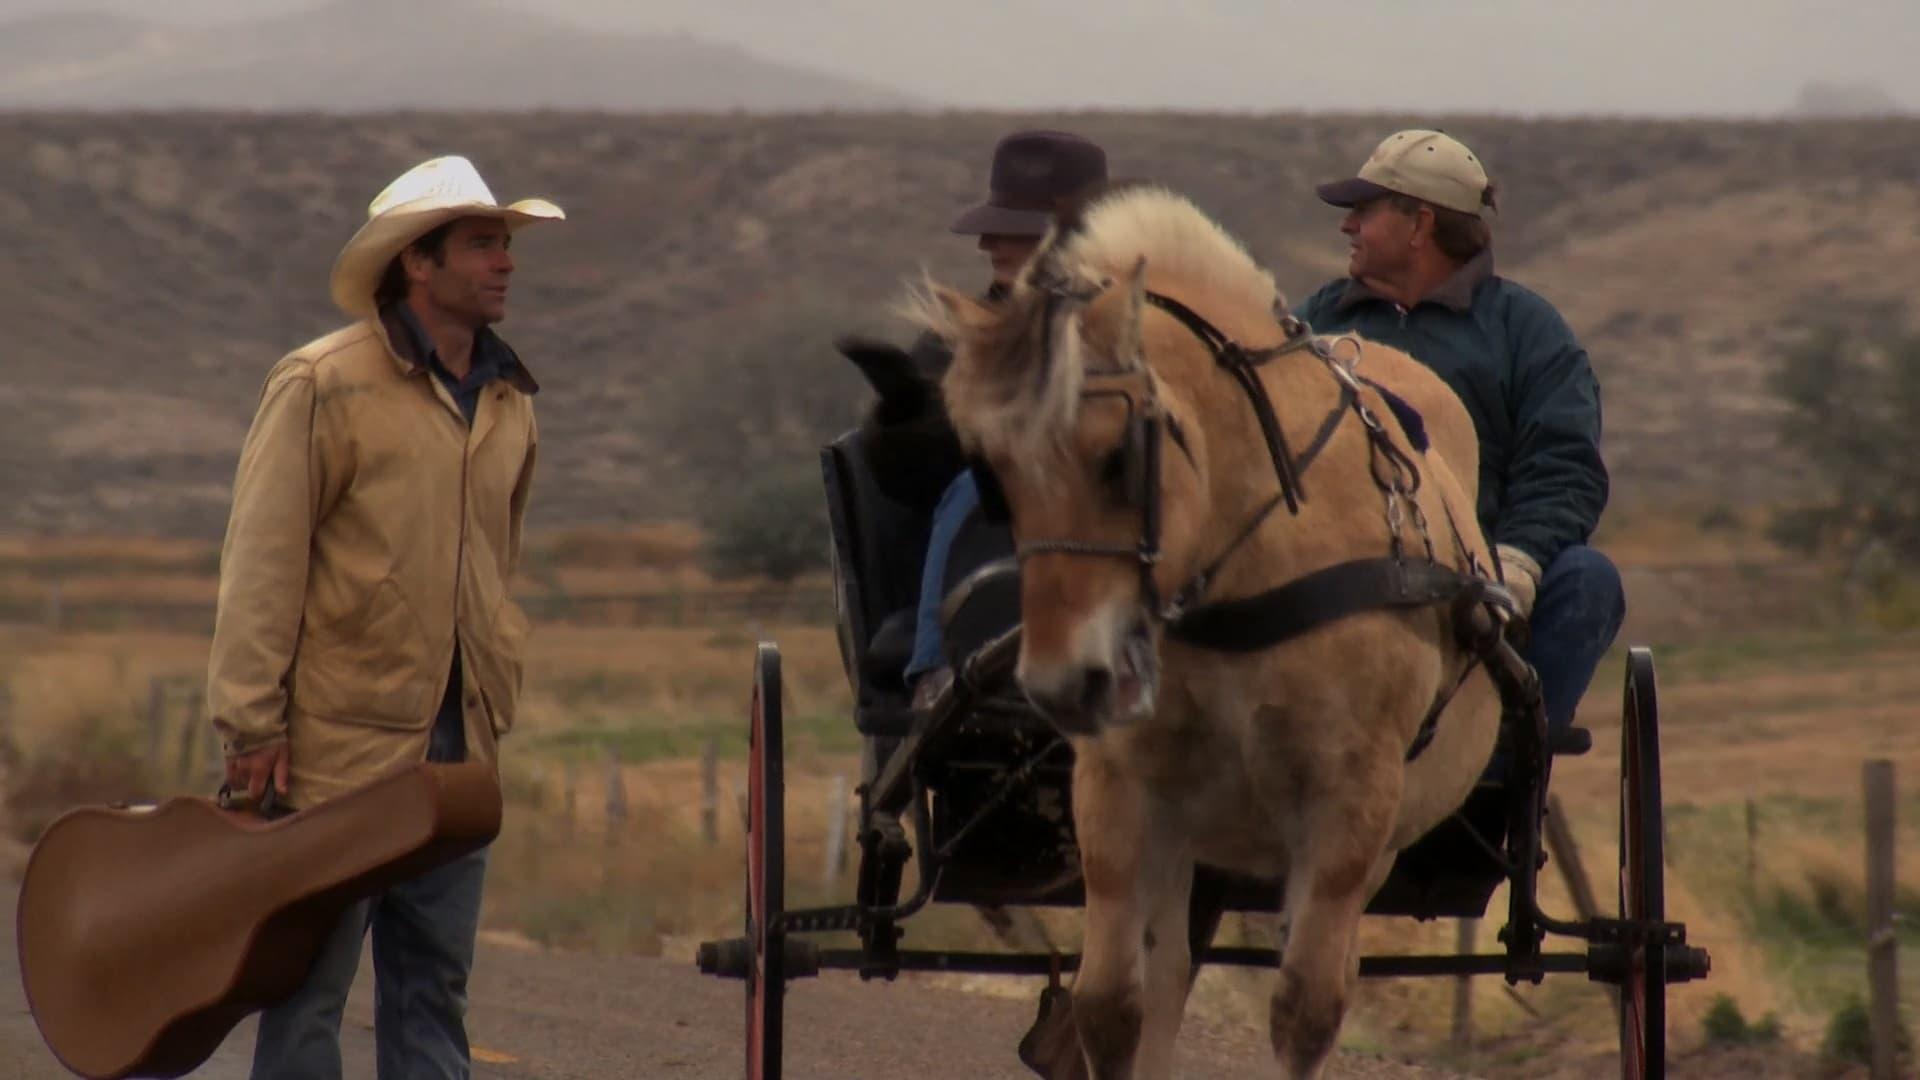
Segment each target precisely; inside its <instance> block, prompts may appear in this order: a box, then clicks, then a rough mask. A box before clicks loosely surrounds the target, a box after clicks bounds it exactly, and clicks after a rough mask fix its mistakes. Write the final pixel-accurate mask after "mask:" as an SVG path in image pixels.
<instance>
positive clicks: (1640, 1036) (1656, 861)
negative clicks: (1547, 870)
mask: <svg viewBox="0 0 1920 1080" xmlns="http://www.w3.org/2000/svg"><path fill="white" fill-rule="evenodd" d="M1620 733H1621V734H1620V917H1621V918H1622V919H1626V920H1632V921H1636V922H1661V921H1663V920H1665V919H1666V917H1667V913H1666V912H1667V902H1666V880H1665V870H1664V867H1665V865H1666V864H1665V862H1664V861H1663V860H1664V858H1665V852H1664V851H1663V850H1662V846H1661V841H1662V826H1661V803H1660V711H1659V704H1658V700H1657V697H1656V693H1655V686H1654V678H1653V652H1652V650H1650V649H1646V648H1635V649H1631V650H1629V651H1628V653H1627V686H1626V702H1625V708H1624V712H1623V714H1622V716H1621V724H1620ZM1620 1058H1621V1066H1622V1073H1621V1075H1623V1076H1624V1077H1626V1078H1627V1080H1661V1078H1663V1077H1665V1076H1666V1071H1667V951H1666V946H1665V944H1664V943H1663V942H1658V941H1656V942H1654V943H1652V944H1651V946H1649V945H1647V944H1646V943H1641V944H1639V945H1637V946H1635V947H1633V948H1631V949H1630V950H1629V951H1628V954H1627V964H1626V971H1625V973H1624V978H1623V979H1622V981H1621V986H1620Z"/></svg>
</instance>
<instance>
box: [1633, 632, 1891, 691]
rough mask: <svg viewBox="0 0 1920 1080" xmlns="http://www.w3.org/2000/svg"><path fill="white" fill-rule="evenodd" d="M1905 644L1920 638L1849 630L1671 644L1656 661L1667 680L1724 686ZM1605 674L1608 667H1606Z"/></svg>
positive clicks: (1660, 651)
mask: <svg viewBox="0 0 1920 1080" xmlns="http://www.w3.org/2000/svg"><path fill="white" fill-rule="evenodd" d="M1902 643H1907V644H1914V645H1920V635H1916V634H1911V633H1903V634H1889V633H1886V632H1884V631H1875V630H1871V629H1864V628H1859V627H1843V628H1838V629H1831V630H1818V631H1807V632H1802V633H1777V634H1766V635H1756V636H1752V637H1739V636H1727V637H1722V638H1715V639H1711V640H1706V641H1692V642H1685V643H1672V644H1665V645H1660V646H1657V647H1656V648H1655V649H1654V660H1655V661H1656V663H1657V664H1658V665H1659V670H1660V675H1661V676H1662V677H1663V678H1669V679H1673V680H1675V681H1677V682H1719V681H1723V680H1725V679H1729V678H1733V677H1737V676H1740V675H1744V674H1747V673H1749V672H1752V671H1753V670H1755V669H1756V668H1765V669H1766V670H1768V671H1804V670H1807V669H1809V668H1813V667H1817V666H1821V665H1825V664H1828V663H1830V662H1832V661H1835V660H1846V659H1851V658H1856V657H1860V656H1864V655H1868V654H1870V653H1874V652H1880V651H1884V650H1887V649H1889V648H1891V647H1894V646H1898V645H1900V644H1902ZM1615 653H1617V654H1618V655H1612V654H1610V655H1609V657H1608V661H1607V663H1608V665H1610V666H1612V667H1613V669H1614V670H1618V669H1619V665H1620V664H1622V663H1624V662H1625V655H1626V654H1625V653H1624V652H1621V651H1620V650H1615ZM1601 670H1602V671H1605V670H1608V668H1607V667H1602V668H1601Z"/></svg>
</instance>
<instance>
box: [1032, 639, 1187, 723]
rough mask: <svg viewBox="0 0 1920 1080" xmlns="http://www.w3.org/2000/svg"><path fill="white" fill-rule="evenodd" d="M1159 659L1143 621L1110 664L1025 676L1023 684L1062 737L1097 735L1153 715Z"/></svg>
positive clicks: (1037, 706) (1058, 669) (1071, 667)
mask: <svg viewBox="0 0 1920 1080" xmlns="http://www.w3.org/2000/svg"><path fill="white" fill-rule="evenodd" d="M1159 666H1160V665H1159V657H1158V656H1157V655H1156V654H1155V652H1154V648H1153V638H1152V634H1151V631H1150V630H1149V629H1148V627H1147V624H1146V623H1145V622H1144V621H1142V622H1138V623H1136V624H1135V625H1134V626H1133V627H1132V628H1130V629H1129V630H1128V632H1127V634H1126V635H1125V636H1124V637H1123V638H1122V640H1121V642H1120V647H1119V649H1118V650H1117V655H1115V656H1114V657H1113V658H1112V662H1111V663H1107V662H1095V663H1086V664H1078V665H1068V666H1064V667H1061V668H1057V669H1054V670H1053V671H1050V672H1048V673H1047V674H1046V675H1045V676H1040V675H1038V674H1037V673H1033V674H1023V676H1022V678H1021V686H1022V688H1023V689H1024V690H1025V691H1026V694H1027V698H1028V700H1030V701H1031V702H1033V704H1034V706H1035V707H1036V708H1038V709H1039V710H1040V711H1041V712H1042V713H1043V714H1045V716H1046V717H1047V719H1048V721H1049V722H1051V723H1052V724H1053V726H1054V727H1056V728H1058V729H1059V730H1060V732H1061V734H1063V735H1097V734H1099V733H1100V732H1101V731H1103V730H1105V729H1107V728H1112V727H1124V726H1126V725H1128V724H1131V723H1133V722H1134V721H1136V720H1138V719H1141V718H1142V717H1144V716H1146V715H1147V714H1149V713H1151V712H1152V709H1153V702H1154V698H1155V695H1156V692H1157V690H1158V682H1159Z"/></svg>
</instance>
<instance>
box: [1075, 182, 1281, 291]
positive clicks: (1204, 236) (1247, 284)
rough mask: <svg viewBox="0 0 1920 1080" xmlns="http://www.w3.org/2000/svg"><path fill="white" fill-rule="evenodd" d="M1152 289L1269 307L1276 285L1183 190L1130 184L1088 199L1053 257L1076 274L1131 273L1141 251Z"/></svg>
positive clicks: (1107, 275)
mask: <svg viewBox="0 0 1920 1080" xmlns="http://www.w3.org/2000/svg"><path fill="white" fill-rule="evenodd" d="M1143 256H1144V257H1145V258H1146V260H1147V274H1148V277H1149V278H1151V279H1152V280H1153V281H1154V282H1155V283H1156V287H1158V288H1167V287H1172V288H1176V289H1177V290H1178V291H1179V292H1180V293H1182V294H1184V295H1188V296H1193V297H1202V296H1204V297H1206V298H1207V299H1208V305H1209V306H1214V305H1216V304H1217V305H1219V306H1222V307H1225V308H1229V309H1235V310H1237V309H1240V308H1243V307H1252V308H1254V309H1256V310H1260V311H1271V310H1272V309H1273V306H1274V302H1275V301H1276V300H1277V299H1278V298H1279V296H1280V291H1279V289H1278V288H1277V287H1275V285H1274V283H1273V275H1272V274H1269V273H1267V272H1266V271H1265V270H1262V269H1261V268H1260V267H1259V265H1258V264H1257V263H1255V262H1254V261H1253V256H1251V255H1249V254H1247V249H1246V248H1244V247H1242V246H1241V245H1240V242H1239V241H1238V240H1235V239H1234V238H1233V237H1232V236H1230V235H1228V234H1227V231H1226V230H1225V229H1223V228H1221V227H1220V225H1219V224H1218V223H1217V222H1215V221H1214V220H1213V219H1212V218H1209V217H1208V216H1207V215H1206V214H1204V213H1202V212H1201V211H1200V208H1199V207H1197V206H1195V205H1194V204H1193V203H1192V202H1191V201H1189V200H1188V199H1187V198H1186V197H1185V196H1182V195H1178V194H1175V193H1174V192H1172V191H1169V190H1167V189H1166V188H1163V187H1134V188H1128V189H1126V190H1123V191H1121V192H1118V193H1116V194H1114V195H1112V196H1109V197H1107V198H1105V199H1102V200H1100V201H1099V202H1096V203H1094V204H1093V206H1092V207H1091V208H1089V209H1088V211H1087V213H1086V219H1085V223H1084V224H1083V225H1082V226H1081V227H1080V228H1079V229H1077V230H1075V231H1073V232H1070V233H1068V234H1067V235H1066V236H1065V237H1064V238H1061V239H1060V241H1059V257H1060V259H1061V260H1062V261H1063V262H1064V263H1065V264H1066V265H1067V266H1069V267H1072V268H1075V269H1076V270H1078V271H1079V273H1080V274H1081V275H1082V276H1085V277H1090V278H1094V279H1098V278H1100V277H1116V276H1118V275H1120V274H1123V273H1127V272H1130V271H1131V270H1132V269H1133V266H1134V264H1135V262H1136V261H1138V260H1139V259H1140V258H1141V257H1143Z"/></svg>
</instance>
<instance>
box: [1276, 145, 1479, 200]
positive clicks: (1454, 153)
mask: <svg viewBox="0 0 1920 1080" xmlns="http://www.w3.org/2000/svg"><path fill="white" fill-rule="evenodd" d="M1314 190H1316V191H1318V192H1319V193H1320V198H1321V199H1323V200H1325V201H1326V202H1329V203H1331V204H1333V205H1334V206H1358V205H1360V204H1361V203H1365V202H1370V201H1372V200H1374V199H1377V198H1379V197H1380V196H1382V195H1387V194H1393V193H1397V194H1400V195H1411V196H1413V197H1414V198H1416V199H1421V200H1424V201H1426V202H1430V203H1432V204H1433V205H1435V206H1444V207H1446V208H1447V209H1449V210H1458V211H1460V212H1461V213H1463V214H1473V215H1475V216H1478V215H1479V213H1480V208H1481V207H1482V206H1486V205H1490V204H1489V203H1488V202H1487V170H1486V169H1485V168H1483V167H1481V165H1480V159H1479V158H1477V157H1474V156H1473V151H1471V150H1469V149H1467V147H1466V144H1465V143H1463V142H1461V141H1460V140H1459V139H1456V138H1454V137H1453V136H1451V135H1447V134H1445V133H1443V132H1438V131H1427V130H1425V129H1422V128H1414V129H1410V130H1407V131H1396V132H1394V133H1393V134H1391V135H1389V136H1387V137H1386V138H1385V139H1383V140H1381V142H1380V145H1379V146H1377V147H1375V148H1374V151H1373V156H1372V157H1370V158H1368V159H1367V162H1366V164H1364V165H1362V166H1360V175H1358V176H1356V177H1354V178H1353V179H1351V180H1335V181H1334V182H1332V183H1330V184H1321V185H1320V186H1319V187H1317V188H1315V189H1314Z"/></svg>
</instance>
